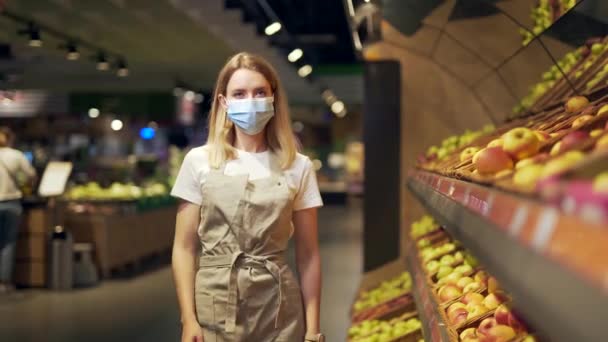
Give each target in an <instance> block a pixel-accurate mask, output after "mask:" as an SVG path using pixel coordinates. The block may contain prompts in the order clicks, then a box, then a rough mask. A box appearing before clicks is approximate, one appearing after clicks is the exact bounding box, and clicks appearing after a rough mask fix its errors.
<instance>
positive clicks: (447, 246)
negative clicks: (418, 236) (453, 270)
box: [420, 242, 456, 263]
mask: <svg viewBox="0 0 608 342" xmlns="http://www.w3.org/2000/svg"><path fill="white" fill-rule="evenodd" d="M455 250H456V244H455V243H453V242H445V243H443V244H441V245H440V246H437V247H432V246H429V247H425V248H423V249H422V250H421V251H420V256H421V257H422V261H423V262H424V263H426V262H429V261H431V260H433V259H437V258H438V257H440V256H442V255H444V254H447V253H451V252H454V251H455Z"/></svg>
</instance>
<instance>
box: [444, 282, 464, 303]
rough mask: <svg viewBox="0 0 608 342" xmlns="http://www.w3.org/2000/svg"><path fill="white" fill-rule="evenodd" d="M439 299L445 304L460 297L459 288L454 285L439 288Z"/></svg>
mask: <svg viewBox="0 0 608 342" xmlns="http://www.w3.org/2000/svg"><path fill="white" fill-rule="evenodd" d="M438 294H439V299H440V300H441V301H442V302H447V301H450V300H452V299H456V298H458V297H460V296H461V295H462V292H461V291H460V288H458V286H456V285H452V284H447V285H444V286H442V287H441V288H439V293H438Z"/></svg>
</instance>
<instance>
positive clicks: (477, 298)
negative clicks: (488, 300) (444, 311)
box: [460, 292, 484, 305]
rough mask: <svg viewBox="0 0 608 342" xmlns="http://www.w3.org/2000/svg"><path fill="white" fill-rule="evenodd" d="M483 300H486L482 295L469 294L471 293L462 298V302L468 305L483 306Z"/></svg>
mask: <svg viewBox="0 0 608 342" xmlns="http://www.w3.org/2000/svg"><path fill="white" fill-rule="evenodd" d="M483 299H484V297H483V295H482V294H481V293H477V292H469V293H467V294H465V295H464V297H462V299H461V300H460V301H461V302H463V303H465V304H467V305H468V304H471V303H478V304H481V302H483Z"/></svg>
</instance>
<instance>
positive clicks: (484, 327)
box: [477, 317, 498, 337]
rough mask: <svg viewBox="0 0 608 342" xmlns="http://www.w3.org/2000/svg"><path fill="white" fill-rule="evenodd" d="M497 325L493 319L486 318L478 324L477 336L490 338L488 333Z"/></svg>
mask: <svg viewBox="0 0 608 342" xmlns="http://www.w3.org/2000/svg"><path fill="white" fill-rule="evenodd" d="M497 324H498V323H497V322H496V319H494V317H488V318H486V319H484V320H483V321H481V323H479V327H477V336H478V337H485V336H490V334H489V332H490V329H492V327H494V326H496V325H497Z"/></svg>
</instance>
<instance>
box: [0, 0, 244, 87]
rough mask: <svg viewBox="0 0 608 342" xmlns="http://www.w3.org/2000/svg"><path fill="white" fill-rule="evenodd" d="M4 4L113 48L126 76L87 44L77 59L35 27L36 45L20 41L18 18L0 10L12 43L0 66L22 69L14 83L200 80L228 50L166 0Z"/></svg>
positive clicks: (207, 81)
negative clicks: (97, 60)
mask: <svg viewBox="0 0 608 342" xmlns="http://www.w3.org/2000/svg"><path fill="white" fill-rule="evenodd" d="M6 10H7V11H8V12H11V13H14V14H17V15H19V16H22V17H24V18H27V19H32V20H34V21H35V22H37V23H39V24H40V25H42V26H45V27H49V28H52V29H54V30H56V31H59V32H62V33H65V34H67V35H69V36H72V37H76V38H78V39H80V40H83V41H85V42H89V43H94V44H95V45H97V46H99V47H102V48H105V49H107V50H109V51H113V52H116V53H119V54H121V55H123V56H125V57H126V58H127V61H128V63H129V67H130V68H131V76H130V77H128V78H126V79H118V78H117V77H115V76H114V75H111V74H110V73H105V74H104V73H100V72H98V71H97V70H96V69H95V64H94V62H93V61H91V60H89V57H90V56H91V55H93V54H94V53H95V52H96V51H88V52H87V54H86V55H83V56H82V58H81V60H80V61H76V62H71V61H67V60H66V59H65V55H64V52H63V51H60V50H59V49H58V46H59V45H60V44H62V43H64V41H61V40H56V39H53V37H51V36H49V35H45V34H44V31H43V32H42V39H43V44H44V45H43V47H42V48H40V49H35V48H29V47H27V46H26V43H27V37H24V36H19V35H18V34H17V31H18V30H20V29H23V25H22V24H19V23H17V22H15V21H13V20H9V19H7V18H6V17H4V16H0V41H1V42H6V43H9V44H11V45H12V47H13V54H14V55H15V57H16V58H15V59H14V60H2V61H0V70H2V71H4V72H11V71H14V72H17V73H23V76H22V80H21V82H19V83H18V85H19V86H22V87H26V88H51V89H57V88H59V89H65V90H72V89H91V90H94V89H121V88H140V87H143V88H144V89H145V88H162V87H165V88H169V87H171V86H172V84H173V82H174V78H175V77H176V76H180V77H182V78H184V79H185V80H187V81H188V82H190V83H192V84H195V85H197V86H200V87H210V86H211V85H212V84H213V81H214V78H215V77H216V73H217V70H218V68H220V67H221V65H222V64H223V62H224V61H225V60H226V58H227V57H228V56H229V55H230V54H231V53H232V49H231V48H230V47H229V46H227V45H226V44H225V43H224V42H223V40H222V39H219V38H217V37H216V36H214V35H213V34H211V33H210V32H209V31H208V30H206V29H205V28H204V27H201V26H200V25H198V24H197V23H195V22H193V21H192V20H188V18H187V17H186V16H184V15H183V13H181V12H180V11H179V10H177V9H175V8H174V7H173V6H172V5H171V4H170V3H168V2H167V1H146V0H128V1H127V0H97V1H81V0H77V1H76V0H74V1H72V0H18V1H17V0H13V1H8V3H7V8H6Z"/></svg>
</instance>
